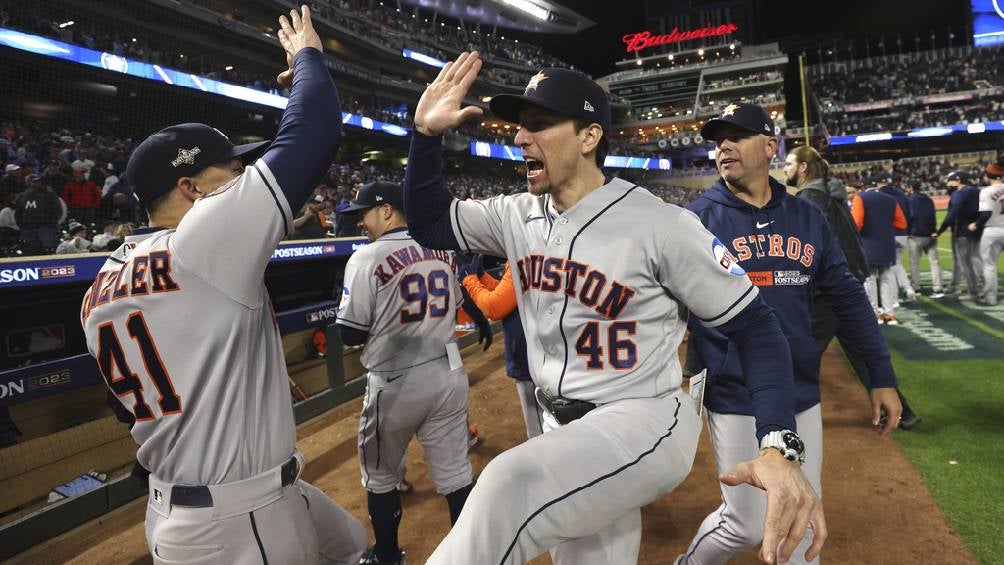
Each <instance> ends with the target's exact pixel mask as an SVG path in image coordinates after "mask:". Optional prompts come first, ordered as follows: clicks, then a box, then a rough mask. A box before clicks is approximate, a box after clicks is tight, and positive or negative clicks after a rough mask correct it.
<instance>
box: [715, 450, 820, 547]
mask: <svg viewBox="0 0 1004 565" xmlns="http://www.w3.org/2000/svg"><path fill="white" fill-rule="evenodd" d="M718 479H719V480H720V481H721V482H722V483H724V484H726V485H729V486H737V485H740V484H743V483H745V484H749V485H753V486H755V487H757V488H760V489H763V490H765V491H767V516H766V519H765V520H764V530H763V545H762V546H761V547H760V559H761V560H763V561H764V562H765V563H775V557H776V558H777V561H776V562H777V563H786V562H787V561H788V558H789V557H791V554H792V552H794V551H795V548H796V547H797V546H798V544H799V543H801V541H802V538H804V537H805V534H806V530H807V529H808V528H809V527H811V528H812V536H813V540H812V546H811V547H809V549H808V551H806V552H805V559H806V561H811V560H813V559H815V558H816V556H817V555H819V552H820V550H822V548H823V542H824V541H826V535H827V532H826V518H825V517H824V516H823V502H822V501H821V500H820V499H819V497H818V496H816V492H815V491H814V490H813V489H812V485H810V484H809V481H808V480H806V478H805V475H804V474H802V469H801V468H800V467H799V466H798V465H797V464H796V463H793V462H791V461H788V460H787V459H785V458H784V457H783V456H782V455H781V453H780V452H778V451H777V450H776V449H771V448H768V449H765V450H763V452H761V454H760V456H759V457H757V458H756V459H753V460H750V461H746V462H743V463H740V464H739V465H737V466H736V468H735V469H732V470H731V471H729V472H728V473H725V474H724V475H721V476H720V477H718ZM779 545H780V547H778V546H779ZM775 551H777V552H778V554H777V555H775Z"/></svg>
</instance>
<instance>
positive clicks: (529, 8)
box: [501, 0, 548, 21]
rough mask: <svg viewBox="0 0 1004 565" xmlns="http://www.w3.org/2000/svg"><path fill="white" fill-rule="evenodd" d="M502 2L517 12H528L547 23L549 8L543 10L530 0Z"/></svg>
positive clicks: (507, 0) (506, 0)
mask: <svg viewBox="0 0 1004 565" xmlns="http://www.w3.org/2000/svg"><path fill="white" fill-rule="evenodd" d="M501 2H502V3H503V4H505V5H507V6H512V7H513V8H516V9H517V10H521V11H523V12H526V13H527V14H530V15H531V16H533V17H535V18H537V19H538V20H542V21H547V16H548V12H547V8H542V7H540V6H538V5H536V4H534V3H533V2H530V1H529V0H501Z"/></svg>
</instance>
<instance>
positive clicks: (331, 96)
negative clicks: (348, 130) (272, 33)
mask: <svg viewBox="0 0 1004 565" xmlns="http://www.w3.org/2000/svg"><path fill="white" fill-rule="evenodd" d="M279 26H280V29H279V32H278V35H279V42H280V43H281V44H282V47H283V49H284V50H285V51H286V59H287V61H291V63H292V64H291V66H290V69H289V70H287V71H285V72H284V73H282V74H281V75H279V81H280V82H283V81H290V80H291V81H292V92H291V93H290V96H289V102H288V103H287V105H286V110H285V112H283V114H282V121H281V122H280V123H279V131H278V133H276V136H275V141H273V142H272V145H271V146H269V148H268V151H266V152H265V154H264V155H263V156H262V160H263V161H265V163H266V164H267V165H268V168H269V169H270V170H271V171H272V175H273V176H275V179H276V181H278V184H279V189H280V190H282V192H283V193H284V194H285V195H286V200H287V201H288V202H289V207H290V209H291V210H299V209H300V208H301V207H302V206H303V203H304V202H306V200H307V197H308V196H309V195H310V192H311V191H312V190H313V189H314V187H315V186H317V184H318V183H319V182H320V181H321V178H322V177H323V176H324V173H325V172H326V171H327V170H328V167H329V166H330V165H331V161H333V160H334V158H335V153H336V152H337V151H338V145H339V143H340V142H341V139H342V110H341V103H340V102H339V98H338V89H336V88H335V83H334V81H332V80H331V75H330V74H329V73H328V69H327V67H325V66H324V55H323V54H322V52H323V49H322V47H321V38H320V37H318V35H317V32H316V31H314V26H313V24H312V22H311V20H310V9H309V8H307V7H306V6H303V8H302V12H297V11H296V10H291V11H290V17H289V20H287V19H286V17H285V16H282V17H280V18H279ZM290 74H291V75H292V76H291V77H290Z"/></svg>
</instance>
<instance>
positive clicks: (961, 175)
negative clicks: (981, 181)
mask: <svg viewBox="0 0 1004 565" xmlns="http://www.w3.org/2000/svg"><path fill="white" fill-rule="evenodd" d="M953 180H957V181H959V182H961V183H962V184H969V183H970V182H972V181H973V178H972V176H971V175H970V174H969V171H963V170H961V169H960V170H958V171H952V172H951V173H949V174H948V176H947V177H945V182H948V181H953Z"/></svg>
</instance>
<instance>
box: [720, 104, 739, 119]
mask: <svg viewBox="0 0 1004 565" xmlns="http://www.w3.org/2000/svg"><path fill="white" fill-rule="evenodd" d="M738 109H739V106H737V105H735V104H729V105H728V106H726V107H725V109H724V110H722V117H725V116H732V115H734V114H735V113H736V110H738Z"/></svg>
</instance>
